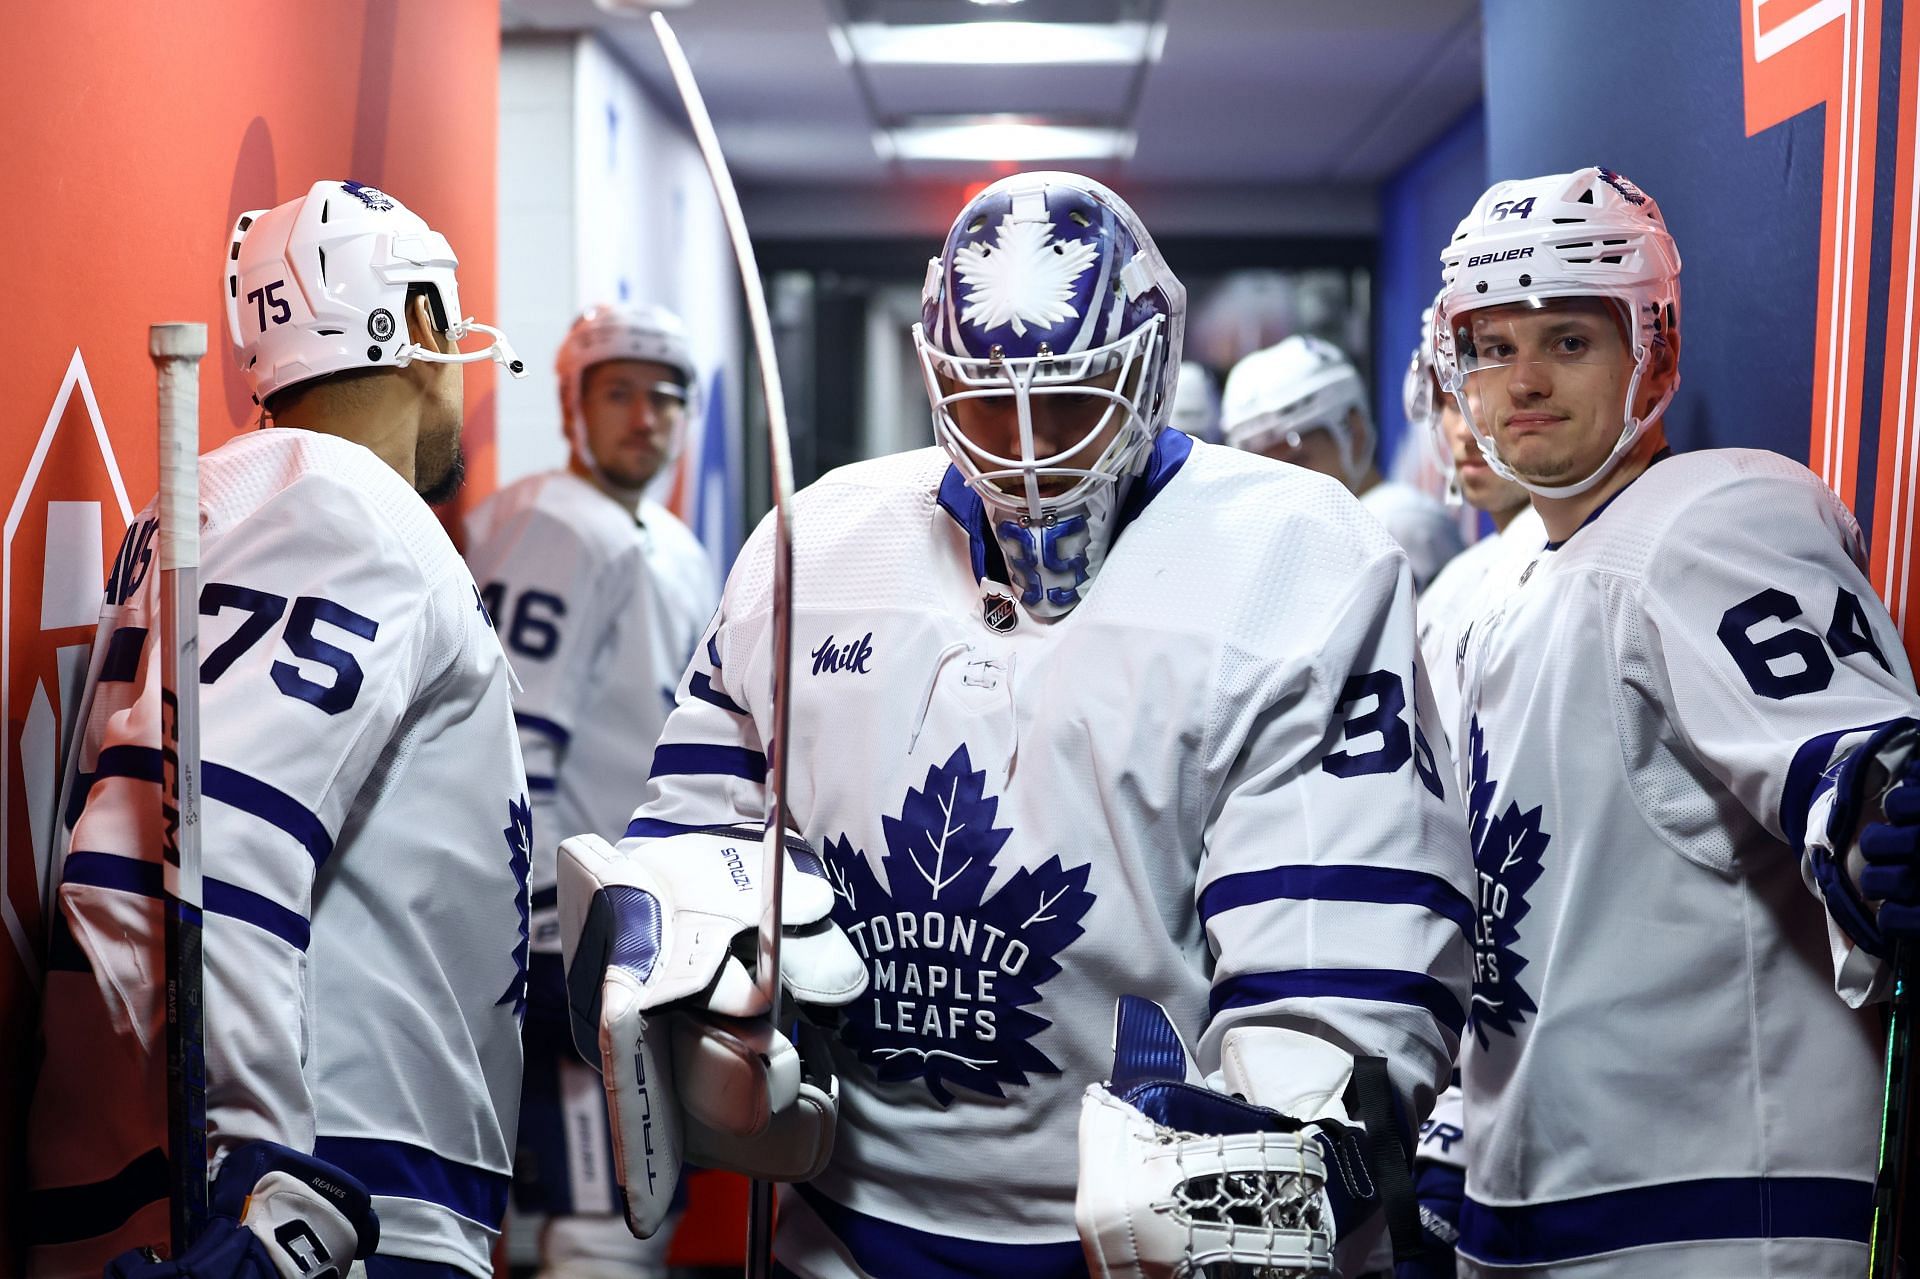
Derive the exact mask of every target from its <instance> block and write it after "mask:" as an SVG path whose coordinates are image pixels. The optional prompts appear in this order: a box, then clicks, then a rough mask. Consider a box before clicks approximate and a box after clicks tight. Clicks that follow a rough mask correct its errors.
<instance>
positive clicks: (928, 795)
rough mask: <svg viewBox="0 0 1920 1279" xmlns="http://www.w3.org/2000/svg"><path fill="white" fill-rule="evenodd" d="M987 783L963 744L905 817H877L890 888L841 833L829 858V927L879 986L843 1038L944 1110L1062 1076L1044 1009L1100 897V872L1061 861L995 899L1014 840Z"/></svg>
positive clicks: (1029, 871)
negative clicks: (1092, 878)
mask: <svg viewBox="0 0 1920 1279" xmlns="http://www.w3.org/2000/svg"><path fill="white" fill-rule="evenodd" d="M986 778H987V775H986V773H985V772H984V771H982V772H976V771H974V768H973V762H972V760H971V759H969V758H968V755H967V748H966V747H965V746H962V747H960V748H959V749H958V750H956V751H954V753H953V755H952V756H951V757H950V758H949V759H948V760H947V762H946V763H944V764H937V765H935V766H934V767H932V768H930V769H928V770H927V779H926V784H925V785H924V786H923V787H921V788H919V789H909V790H908V791H907V795H906V799H905V801H904V802H903V803H902V805H901V807H900V815H899V816H898V817H884V816H883V817H882V818H881V829H882V831H883V833H884V835H885V839H886V844H887V847H886V851H885V852H884V853H882V854H881V855H880V858H879V861H880V862H881V864H882V865H883V867H884V868H885V871H886V878H887V884H886V885H885V886H883V885H882V884H881V882H880V878H879V876H878V875H876V874H875V872H874V870H873V868H872V865H871V862H870V859H869V858H868V857H867V855H866V854H865V853H864V852H862V851H861V850H860V849H857V848H855V847H854V846H853V844H852V842H851V841H850V840H848V839H847V838H846V837H845V836H844V835H843V836H841V837H839V838H837V839H830V840H828V841H827V842H826V845H825V847H824V848H823V850H822V852H823V853H824V854H825V856H824V861H825V864H826V872H827V879H828V881H829V882H830V883H831V884H832V885H833V892H834V901H833V919H834V922H835V923H837V924H839V925H840V927H841V928H842V929H843V930H845V932H846V934H847V936H848V937H849V938H850V939H851V940H852V942H853V945H854V948H855V949H856V950H858V951H859V952H860V957H861V958H862V959H863V960H864V961H865V962H866V966H867V975H868V978H869V980H870V985H869V988H868V990H867V993H866V994H865V995H864V996H862V997H861V998H860V999H859V1000H857V1001H856V1002H855V1003H853V1004H852V1005H849V1006H848V1007H847V1009H846V1010H845V1021H844V1022H843V1023H842V1026H841V1030H840V1036H841V1038H842V1039H843V1040H844V1041H845V1042H846V1043H847V1044H848V1045H849V1046H850V1047H851V1048H853V1049H854V1051H855V1052H857V1053H858V1054H859V1055H860V1058H861V1060H862V1061H864V1062H866V1063H867V1064H868V1065H869V1066H870V1067H872V1069H873V1071H874V1074H875V1075H876V1076H877V1077H878V1078H879V1080H880V1081H881V1082H882V1083H899V1082H903V1081H909V1080H915V1079H918V1080H921V1081H923V1082H924V1083H925V1084H926V1086H927V1091H928V1092H930V1093H931V1094H932V1095H933V1097H934V1099H935V1100H937V1101H938V1102H939V1103H940V1104H941V1105H942V1106H949V1105H952V1104H953V1100H954V1089H956V1088H966V1089H969V1090H971V1091H973V1092H977V1093H981V1094H984V1095H986V1096H989V1097H1004V1096H1005V1095H1006V1093H1005V1091H1004V1087H1005V1086H1007V1085H1014V1084H1019V1085H1024V1084H1027V1083H1028V1082H1030V1077H1031V1076H1033V1075H1057V1074H1059V1073H1060V1068H1059V1067H1058V1066H1057V1065H1055V1064H1054V1062H1053V1060H1052V1058H1050V1057H1048V1056H1047V1055H1046V1053H1044V1052H1043V1051H1041V1049H1040V1048H1039V1047H1038V1045H1037V1044H1036V1043H1035V1040H1036V1039H1038V1038H1039V1037H1040V1035H1041V1034H1042V1033H1043V1032H1044V1031H1046V1030H1047V1029H1048V1028H1049V1027H1050V1026H1052V1024H1053V1023H1052V1022H1051V1021H1049V1020H1048V1019H1047V1018H1045V1017H1042V1016H1041V1015H1040V1014H1039V1012H1038V1011H1036V1006H1037V1005H1038V1004H1039V1003H1040V992H1041V988H1042V987H1043V986H1045V984H1046V983H1047V982H1048V981H1049V980H1050V979H1052V978H1053V977H1055V976H1057V975H1058V974H1059V972H1060V962H1059V955H1060V954H1061V952H1063V951H1064V950H1066V948H1067V947H1068V946H1070V945H1072V944H1073V942H1074V941H1075V939H1077V938H1078V937H1079V936H1080V935H1081V933H1082V932H1084V931H1085V929H1084V928H1083V927H1082V926H1081V920H1082V919H1084V918H1085V916H1086V913H1087V911H1088V910H1089V909H1090V908H1091V907H1092V906H1093V901H1094V896H1093V894H1092V893H1091V892H1089V891H1087V878H1088V876H1089V874H1090V873H1091V871H1092V866H1091V864H1084V865H1080V866H1075V867H1071V868H1069V867H1067V866H1065V865H1063V864H1062V863H1061V860H1060V858H1058V857H1050V858H1048V859H1047V860H1046V861H1045V862H1044V863H1042V864H1041V865H1039V866H1035V867H1030V868H1029V867H1023V868H1021V869H1019V870H1016V871H1014V872H1013V873H1012V874H1011V875H1009V876H1007V877H1005V879H1004V881H1003V882H1002V883H1001V884H1000V885H999V887H998V888H996V889H995V890H994V891H993V892H992V893H989V892H988V891H987V887H988V884H989V883H990V882H991V881H992V880H993V878H994V857H995V855H996V854H998V853H999V852H1000V850H1001V848H1002V847H1004V846H1005V844H1006V842H1007V840H1008V839H1009V838H1010V837H1011V836H1012V835H1013V831H1012V830H1011V829H1010V828H1008V827H1004V826H995V825H994V817H995V814H996V812H997V811H998V809H999V806H1000V801H999V799H998V798H996V797H994V796H992V795H989V794H988V793H987V790H986Z"/></svg>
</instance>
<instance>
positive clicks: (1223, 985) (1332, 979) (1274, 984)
mask: <svg viewBox="0 0 1920 1279" xmlns="http://www.w3.org/2000/svg"><path fill="white" fill-rule="evenodd" d="M1278 999H1368V1000H1374V1001H1376V1002H1379V1003H1384V1004H1405V1005H1407V1006H1408V1007H1411V1008H1424V1009H1425V1010H1426V1011H1427V1012H1429V1013H1431V1014H1433V1016H1434V1019H1435V1020H1437V1021H1438V1022H1439V1023H1440V1024H1441V1025H1443V1026H1445V1027H1446V1028H1447V1029H1449V1030H1451V1031H1452V1032H1453V1033H1454V1034H1456V1035H1457V1034H1459V1033H1460V1031H1461V1028H1462V1027H1464V1026H1465V1025H1466V1024H1467V1010H1466V1009H1465V1008H1463V1007H1462V1006H1461V1004H1460V1001H1459V1000H1458V999H1456V998H1454V995H1453V992H1452V991H1450V990H1448V989H1447V988H1446V987H1445V986H1444V985H1442V984H1441V983H1440V982H1439V981H1437V980H1435V979H1434V978H1432V977H1429V976H1428V975H1427V974H1425V973H1409V972H1402V971H1400V970H1398V969H1392V968H1298V969H1294V970H1292V971H1290V972H1280V973H1242V974H1240V975H1239V976H1238V977H1229V978H1227V979H1226V980H1224V981H1220V982H1215V983H1214V987H1213V990H1212V991H1211V992H1210V993H1209V994H1208V996H1207V1007H1208V1012H1209V1014H1218V1013H1220V1012H1221V1011H1223V1010H1225V1009H1228V1008H1246V1007H1250V1006H1252V1005H1255V1004H1267V1003H1272V1002H1273V1001H1275V1000H1278Z"/></svg>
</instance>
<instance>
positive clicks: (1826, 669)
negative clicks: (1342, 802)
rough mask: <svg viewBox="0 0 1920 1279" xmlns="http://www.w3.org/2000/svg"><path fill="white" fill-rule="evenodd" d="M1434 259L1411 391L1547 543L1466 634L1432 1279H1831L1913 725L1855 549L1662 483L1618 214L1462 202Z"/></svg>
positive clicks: (1636, 223) (1597, 180) (1654, 312)
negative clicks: (1455, 995) (1436, 384)
mask: <svg viewBox="0 0 1920 1279" xmlns="http://www.w3.org/2000/svg"><path fill="white" fill-rule="evenodd" d="M1442 260H1443V264H1444V278H1445V280H1446V288H1445V290H1444V291H1443V293H1442V294H1441V297H1440V299H1439V301H1438V304H1437V307H1436V314H1435V324H1436V326H1437V328H1438V329H1439V332H1440V335H1441V341H1440V343H1439V350H1438V355H1437V363H1438V366H1439V368H1440V372H1441V375H1442V378H1443V382H1444V384H1445V385H1446V386H1447V388H1448V389H1449V390H1450V391H1452V392H1454V393H1455V394H1456V397H1457V399H1458V401H1459V404H1460V406H1461V409H1462V411H1463V413H1464V414H1465V415H1466V418H1467V423H1468V425H1469V426H1470V428H1471V429H1472V431H1473V433H1474V436H1475V438H1476V439H1477V441H1478V442H1479V445H1480V449H1481V453H1482V455H1483V456H1484V457H1485V458H1486V461H1487V464H1488V465H1489V466H1490V467H1491V468H1492V469H1493V470H1494V471H1495V472H1496V473H1497V474H1500V475H1503V476H1505V477H1507V478H1510V479H1513V480H1515V481H1516V482H1518V483H1520V484H1521V485H1523V486H1524V487H1525V488H1526V489H1527V490H1528V491H1529V492H1530V493H1531V494H1532V501H1533V504H1534V506H1535V507H1536V508H1537V509H1538V510H1539V512H1540V515H1541V517H1542V519H1543V521H1544V523H1545V526H1546V530H1547V535H1548V538H1549V539H1550V540H1549V541H1548V542H1547V543H1546V545H1545V547H1544V549H1543V551H1542V553H1541V554H1540V555H1539V556H1538V557H1537V559H1535V561H1534V562H1533V563H1532V564H1531V566H1530V567H1529V568H1528V569H1527V570H1526V571H1524V572H1523V573H1522V574H1521V575H1520V578H1519V580H1518V581H1517V582H1516V583H1515V584H1514V585H1513V587H1512V588H1511V589H1509V590H1508V591H1506V592H1505V593H1504V594H1501V595H1499V596H1498V597H1497V598H1495V599H1493V600H1491V601H1489V602H1488V603H1487V604H1486V605H1485V606H1484V607H1483V609H1482V610H1481V612H1480V613H1479V615H1478V616H1477V617H1475V618H1473V619H1471V621H1470V624H1469V626H1468V627H1467V628H1466V629H1465V632H1464V633H1465V641H1464V650H1463V653H1462V661H1461V671H1462V684H1461V701H1462V706H1461V709H1460V713H1459V721H1458V724H1457V727H1456V730H1455V737H1454V740H1455V742H1456V744H1457V748H1458V749H1457V753H1458V757H1459V759H1458V764H1457V768H1458V772H1459V778H1460V788H1461V791H1462V792H1463V793H1464V794H1465V796H1466V799H1467V805H1468V812H1469V825H1470V828H1471V831H1472V837H1473V841H1474V855H1475V861H1476V864H1477V867H1478V872H1479V885H1480V887H1479V894H1478V901H1477V903H1476V927H1475V951H1476V953H1475V980H1474V994H1473V1011H1472V1017H1471V1019H1470V1021H1469V1025H1468V1031H1469V1039H1468V1042H1467V1045H1466V1049H1465V1052H1464V1054H1463V1060H1462V1074H1463V1077H1464V1085H1465V1090H1466V1105H1467V1117H1468V1121H1469V1122H1468V1123H1467V1125H1466V1129H1467V1131H1466V1147H1467V1176H1466V1200H1465V1204H1464V1206H1463V1208H1462V1212H1461V1218H1460V1244H1459V1256H1460V1259H1461V1270H1462V1273H1468V1274H1474V1275H1499V1276H1503V1277H1511V1276H1518V1275H1525V1276H1535V1275H1563V1274H1564V1275H1569V1276H1571V1275H1578V1276H1580V1277H1581V1279H1615V1277H1616V1276H1652V1275H1663V1276H1664V1275H1673V1274H1680V1273H1684V1274H1687V1275H1729V1276H1731V1275H1740V1276H1753V1275H1794V1276H1805V1277H1818V1276H1835V1277H1838V1276H1851V1275H1857V1274H1859V1273H1861V1270H1862V1268H1863V1267H1864V1266H1865V1264H1866V1248H1865V1243H1866V1239H1867V1232H1868V1225H1869V1220H1870V1217H1871V1198H1872V1186H1873V1176H1874V1166H1875V1159H1876V1138H1877V1128H1878V1118H1879V1105H1880V1096H1881V1080H1882V1066H1883V1060H1884V1059H1883V1054H1882V1043H1881V1022H1880V1019H1879V1018H1878V1017H1876V1016H1873V1015H1871V1014H1870V1013H1868V1012H1863V1011H1861V1010H1860V1006H1861V1005H1862V1004H1863V1003H1864V1002H1865V1001H1867V1000H1868V999H1870V998H1873V997H1876V996H1877V995H1878V994H1879V993H1880V992H1881V987H1882V986H1883V984H1884V974H1883V972H1882V968H1881V965H1880V962H1879V958H1878V957H1879V956H1881V955H1883V954H1885V953H1886V948H1887V946H1888V944H1889V941H1890V939H1891V937H1892V936H1894V935H1913V933H1914V932H1915V916H1916V914H1920V912H1916V911H1915V910H1914V909H1913V906H1912V903H1913V901H1914V900H1915V896H1916V894H1915V882H1916V877H1920V865H1916V859H1915V837H1916V835H1917V834H1920V830H1917V829H1916V827H1915V826H1913V825H1910V824H1908V823H1914V822H1916V821H1920V803H1915V802H1914V801H1913V799H1912V798H1911V796H1912V795H1913V794H1914V793H1915V792H1916V791H1920V787H1917V786H1915V785H1914V784H1913V782H1912V780H1911V777H1912V771H1913V770H1912V766H1911V764H1910V762H1909V759H1910V756H1911V754H1912V744H1913V741H1914V736H1915V727H1916V721H1915V718H1914V717H1915V715H1916V712H1917V711H1920V698H1916V695H1915V693H1914V687H1913V680H1912V675H1911V672H1910V671H1909V668H1908V664H1907V658H1906V654H1905V653H1904V652H1903V651H1902V648H1901V644H1900V637H1899V636H1898V635H1897V634H1896V633H1895V630H1894V627H1893V624H1892V622H1891V621H1890V620H1889V618H1888V616H1887V613H1886V611H1885V610H1884V608H1882V606H1881V605H1880V602H1879V601H1878V600H1877V599H1876V598H1875V597H1874V594H1873V590H1872V587H1871V584H1870V583H1869V582H1868V580H1867V578H1866V577H1865V576H1864V574H1863V567H1864V564H1865V551H1864V547H1863V545H1862V539H1861V536H1860V531H1859V528H1858V527H1857V525H1856V524H1855V523H1854V520H1853V518H1852V516H1851V515H1850V514H1849V513H1848V512H1847V510H1846V509H1845V507H1844V506H1842V505H1841V503H1840V502H1839V501H1838V499H1836V498H1835V497H1834V495H1833V494H1832V493H1831V492H1830V491H1829V490H1828V489H1827V488H1826V487H1825V486H1823V485H1822V484H1821V483H1820V482H1819V480H1818V479H1816V478H1815V477H1814V476H1813V475H1812V474H1811V473H1809V472H1808V471H1807V470H1806V468H1804V467H1802V466H1800V465H1799V464H1798V463H1795V462H1792V461H1789V460H1788V459H1786V458H1783V457H1780V456H1778V455H1775V454H1772V453H1767V452H1761V451H1757V450H1749V449H1713V450H1704V451H1700V452H1695V453H1682V454H1671V453H1670V452H1669V450H1668V447H1667V441H1666V438H1665V433H1664V429H1663V423H1662V413H1663V411H1664V410H1665V408H1666V406H1667V404H1668V403H1669V402H1670V400H1671V398H1672V396H1673V393H1674V390H1675V388H1676V386H1677V384H1678V381H1679V358H1680V348H1681V335H1682V331H1683V330H1682V327H1681V323H1680V320H1681V311H1680V291H1679V272H1680V257H1679V252H1678V250H1677V249H1676V247H1675V244H1674V240H1673V238H1672V236H1671V235H1670V234H1669V232H1668V230H1667V228H1666V225H1665V223H1664V221H1663V219H1662V217H1661V215H1660V210H1659V208H1658V206H1657V205H1656V204H1655V203H1654V201H1653V200H1652V198H1651V197H1649V196H1648V195H1647V194H1646V193H1645V192H1643V191H1641V190H1640V189H1639V188H1638V187H1636V186H1635V185H1634V184H1633V183H1631V182H1629V181H1628V180H1627V179H1625V178H1623V177H1621V176H1620V175H1618V174H1616V173H1613V172H1611V171H1609V170H1606V169H1595V168H1588V169H1582V170H1580V171H1578V172H1575V173H1567V174H1555V175H1552V176H1548V177H1542V178H1535V179H1531V180H1527V181H1522V182H1503V183H1499V184H1496V185H1495V186H1494V187H1492V188H1491V189H1489V190H1488V191H1487V192H1486V193H1485V194H1484V195H1483V196H1481V198H1480V200H1479V202H1478V203H1477V204H1476V205H1475V207H1474V209H1473V211H1472V212H1471V213H1470V214H1469V215H1468V216H1467V217H1466V219H1465V220H1463V221H1462V222H1461V223H1460V226H1459V229H1458V230H1457V231H1456V232H1455V234H1454V238H1453V240H1452V242H1451V243H1450V244H1449V245H1448V246H1447V247H1446V249H1445V250H1444V252H1443V255H1442ZM1890 785H1892V786H1893V788H1892V790H1891V791H1889V790H1888V788H1889V786H1890ZM1889 823H1892V824H1889ZM1862 856H1864V858H1865V859H1866V860H1865V862H1864V864H1863V869H1864V881H1865V882H1864V891H1863V889H1862V887H1861V885H1860V884H1858V883H1856V882H1855V880H1854V879H1853V877H1852V876H1851V874H1850V872H1849V869H1848V862H1849V859H1850V858H1858V857H1862ZM1803 878H1804V880H1805V882H1804V883H1803V882H1802V881H1803ZM1809 887H1811V888H1812V890H1813V891H1812V892H1809ZM1883 897H1891V898H1892V899H1894V903H1895V904H1891V905H1888V906H1886V907H1885V908H1884V909H1878V908H1877V902H1876V900H1875V899H1879V898H1883ZM1823 903H1824V907H1825V909H1822V905H1823ZM1836 990H1837V992H1838V993H1837V995H1836Z"/></svg>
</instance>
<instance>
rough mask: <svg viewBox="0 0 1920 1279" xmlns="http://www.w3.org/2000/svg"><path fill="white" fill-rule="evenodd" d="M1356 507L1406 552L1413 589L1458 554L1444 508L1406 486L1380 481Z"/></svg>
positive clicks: (1454, 531)
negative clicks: (1362, 509) (1382, 528)
mask: <svg viewBox="0 0 1920 1279" xmlns="http://www.w3.org/2000/svg"><path fill="white" fill-rule="evenodd" d="M1360 505H1362V506H1364V507H1366V508H1367V513H1368V514H1370V515H1372V516H1373V518H1374V519H1376V520H1379V521H1380V523H1381V524H1382V525H1384V526H1385V527H1386V530H1387V532H1389V533H1391V534H1392V535H1393V540H1394V541H1396V542H1398V543H1400V549H1401V550H1403V551H1405V552H1406V553H1407V562H1408V563H1409V564H1410V565H1412V567H1413V589H1414V590H1415V591H1420V590H1424V589H1425V588H1426V585H1427V583H1429V582H1431V581H1433V579H1434V577H1435V576H1437V575H1438V574H1439V572H1440V570H1441V569H1443V568H1445V567H1446V565H1447V561H1448V560H1450V559H1452V558H1453V557H1454V556H1456V555H1458V554H1459V553H1460V548H1461V546H1462V545H1463V542H1462V540H1461V537H1460V526H1459V525H1458V524H1456V523H1455V522H1454V519H1453V516H1451V515H1449V514H1448V513H1447V508H1446V507H1445V506H1442V505H1441V504H1440V503H1439V502H1436V501H1434V500H1433V499H1432V498H1430V497H1428V496H1427V495H1426V494H1425V493H1422V492H1421V491H1420V490H1419V489H1417V488H1414V487H1413V486H1412V485H1410V484H1400V483H1396V482H1395V481H1393V480H1382V481H1381V482H1380V483H1378V484H1376V485H1374V486H1373V487H1372V488H1370V489H1368V490H1367V491H1366V492H1364V493H1362V494H1361V495H1360Z"/></svg>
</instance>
